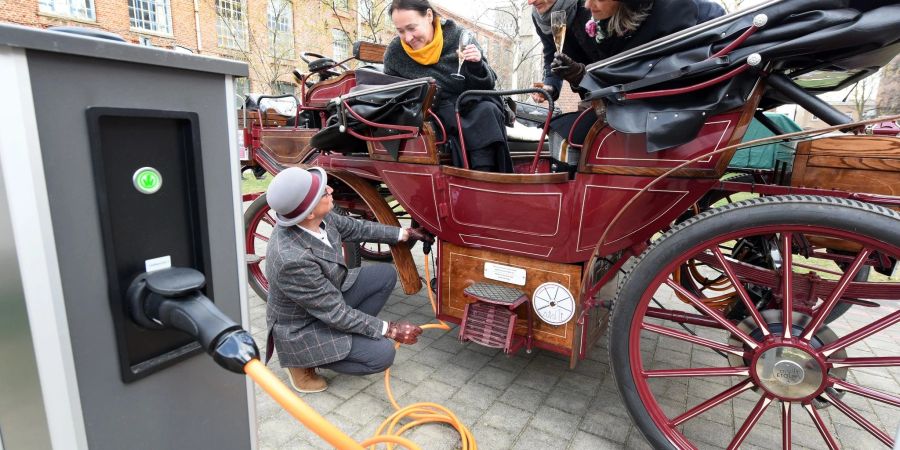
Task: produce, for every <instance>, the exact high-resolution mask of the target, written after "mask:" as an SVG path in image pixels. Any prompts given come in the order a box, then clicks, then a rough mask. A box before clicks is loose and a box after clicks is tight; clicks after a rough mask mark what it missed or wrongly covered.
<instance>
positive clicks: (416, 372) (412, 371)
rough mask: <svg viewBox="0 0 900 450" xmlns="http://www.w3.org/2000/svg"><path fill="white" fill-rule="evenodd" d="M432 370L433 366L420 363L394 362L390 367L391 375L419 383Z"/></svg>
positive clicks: (408, 381)
mask: <svg viewBox="0 0 900 450" xmlns="http://www.w3.org/2000/svg"><path fill="white" fill-rule="evenodd" d="M432 372H434V367H428V366H425V365H422V364H405V363H404V364H399V365H398V364H394V366H393V367H392V368H391V376H392V377H394V378H399V379H401V380H403V381H406V382H407V383H412V384H419V383H421V382H422V380H424V379H426V378H428V375H431V373H432Z"/></svg>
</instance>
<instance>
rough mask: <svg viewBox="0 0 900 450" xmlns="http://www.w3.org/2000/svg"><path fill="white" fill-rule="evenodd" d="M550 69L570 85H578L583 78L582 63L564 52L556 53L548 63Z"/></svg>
mask: <svg viewBox="0 0 900 450" xmlns="http://www.w3.org/2000/svg"><path fill="white" fill-rule="evenodd" d="M550 71H551V72H553V73H554V74H555V75H556V76H558V77H560V78H562V79H563V80H566V81H568V82H569V84H570V85H572V86H578V85H579V84H580V83H581V79H582V78H584V64H581V63H577V62H575V61H574V60H573V59H572V58H569V55H566V54H565V53H559V52H557V53H556V55H555V56H554V57H553V62H552V63H550Z"/></svg>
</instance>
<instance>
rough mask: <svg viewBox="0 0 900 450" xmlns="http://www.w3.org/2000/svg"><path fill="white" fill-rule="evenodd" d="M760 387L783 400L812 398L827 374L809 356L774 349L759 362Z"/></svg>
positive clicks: (797, 350)
mask: <svg viewBox="0 0 900 450" xmlns="http://www.w3.org/2000/svg"><path fill="white" fill-rule="evenodd" d="M753 370H754V371H755V372H756V378H757V379H758V380H759V383H760V386H762V387H763V389H765V390H767V391H769V392H770V393H772V394H774V395H776V396H778V397H779V398H782V399H788V400H797V399H801V398H806V397H809V396H810V395H812V394H814V393H815V392H817V391H818V390H819V389H820V388H821V387H822V381H823V380H824V379H825V375H824V374H825V370H824V368H823V367H822V366H821V365H820V364H819V362H818V361H817V360H816V358H814V357H813V356H812V355H811V354H810V353H809V352H807V351H806V350H803V349H801V348H797V347H792V346H778V347H772V348H770V349H768V350H766V351H764V352H762V353H761V354H760V356H759V358H757V359H756V362H755V364H754V367H753Z"/></svg>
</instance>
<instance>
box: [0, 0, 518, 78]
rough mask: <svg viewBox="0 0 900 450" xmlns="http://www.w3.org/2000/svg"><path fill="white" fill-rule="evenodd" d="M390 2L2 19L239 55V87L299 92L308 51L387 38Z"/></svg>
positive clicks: (1, 10) (499, 45) (116, 5)
mask: <svg viewBox="0 0 900 450" xmlns="http://www.w3.org/2000/svg"><path fill="white" fill-rule="evenodd" d="M389 4H390V0H0V21H4V22H11V23H15V24H19V25H25V26H31V27H38V28H48V27H54V26H77V27H87V28H95V29H101V30H105V31H109V32H112V33H115V34H117V35H119V36H121V37H123V38H124V39H125V40H127V41H129V42H133V43H135V44H139V45H147V46H154V47H160V48H166V49H172V50H175V51H189V52H192V53H196V54H202V55H211V56H217V57H222V58H228V59H235V60H240V61H244V62H246V63H248V65H249V66H250V77H249V78H248V79H239V80H237V81H236V89H235V92H236V93H237V94H239V95H245V94H246V93H248V92H259V93H295V89H296V85H295V79H294V76H293V74H292V71H293V70H294V69H299V70H300V71H303V70H305V68H306V63H305V62H304V61H303V59H302V55H303V54H304V53H306V52H311V53H315V54H318V55H322V56H326V57H331V58H333V59H335V60H343V59H346V58H348V57H349V56H350V54H351V52H352V43H353V42H354V41H356V40H366V41H369V42H378V43H387V42H389V41H390V39H392V38H393V36H394V35H395V31H394V27H393V25H392V24H391V21H390V17H388V15H387V7H388V5H389ZM439 13H440V14H442V15H444V16H446V17H450V18H453V19H455V20H459V21H460V22H462V23H464V25H465V26H466V27H467V28H470V29H472V30H473V31H474V32H475V33H476V34H477V35H478V39H479V43H481V44H482V46H483V47H484V48H485V54H486V56H487V57H488V58H489V60H490V61H491V64H492V66H493V67H494V68H495V69H496V70H497V72H498V73H500V74H502V73H505V71H507V70H508V69H507V68H505V67H504V55H506V54H508V48H509V47H510V45H511V44H510V42H508V40H505V41H504V39H503V37H502V36H499V35H497V34H496V33H492V32H491V31H490V30H489V29H487V28H486V27H483V26H479V25H478V24H475V23H472V22H471V21H466V20H465V19H463V18H461V17H458V16H456V15H454V14H453V13H451V12H449V11H447V10H443V9H439ZM312 58H314V56H313V57H312ZM507 59H508V58H507ZM506 64H508V62H506Z"/></svg>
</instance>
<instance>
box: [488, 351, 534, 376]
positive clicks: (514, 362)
mask: <svg viewBox="0 0 900 450" xmlns="http://www.w3.org/2000/svg"><path fill="white" fill-rule="evenodd" d="M529 362H531V355H528V354H527V353H524V352H519V353H517V354H515V355H512V356H507V355H505V354H502V353H501V354H498V355H497V356H495V357H494V358H493V359H491V361H490V362H489V363H488V365H489V366H492V367H497V368H499V369H503V370H506V371H509V372H516V373H518V372H520V371H522V369H524V368H525V367H526V366H527V365H528V363H529Z"/></svg>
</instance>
